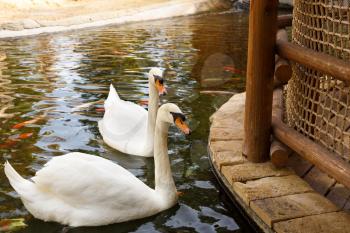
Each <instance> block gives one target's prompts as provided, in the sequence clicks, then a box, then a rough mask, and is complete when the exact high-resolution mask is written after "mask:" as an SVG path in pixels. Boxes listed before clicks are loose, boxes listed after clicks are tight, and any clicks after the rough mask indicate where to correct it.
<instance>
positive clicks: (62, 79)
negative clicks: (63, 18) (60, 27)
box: [0, 13, 250, 232]
mask: <svg viewBox="0 0 350 233" xmlns="http://www.w3.org/2000/svg"><path fill="white" fill-rule="evenodd" d="M247 20H248V19H247V15H246V14H244V13H226V14H210V15H201V16H194V17H184V18H175V19H167V20H160V21H152V22H143V23H135V24H129V25H123V26H110V27H104V28H97V29H89V30H83V31H75V32H69V33H60V34H52V35H43V36H38V37H31V38H22V39H11V40H2V41H0V48H1V50H4V51H6V53H7V59H6V60H4V61H2V62H0V72H1V73H0V93H1V94H0V96H1V99H0V101H1V102H0V103H1V105H0V124H1V129H0V133H1V134H0V154H1V156H0V162H1V163H3V162H4V161H5V160H9V161H10V162H11V163H12V164H13V166H14V167H15V168H16V169H17V170H18V172H19V173H20V174H22V175H23V176H24V177H27V178H29V177H31V176H33V175H34V173H35V172H36V171H37V170H39V169H40V168H41V167H42V166H43V164H45V163H46V162H47V161H48V160H50V159H51V158H52V157H54V156H59V155H62V154H65V153H68V152H72V151H81V152H85V153H90V154H94V155H98V156H102V157H105V158H108V159H110V160H112V161H114V162H116V163H118V164H120V165H121V166H123V167H125V168H126V169H128V170H130V171H131V172H132V173H133V174H135V175H136V176H137V177H138V178H139V179H141V180H142V181H144V182H145V183H146V184H148V185H150V186H152V187H153V186H154V165H153V159H151V158H148V159H147V158H139V157H134V156H128V155H125V154H122V153H120V152H118V151H115V150H113V149H112V148H110V147H108V146H107V145H106V144H104V143H103V141H102V139H101V136H100V134H99V132H98V128H97V121H98V120H99V119H101V117H102V115H103V113H102V112H99V111H97V110H98V108H101V107H102V106H103V105H102V102H101V100H103V99H105V98H106V97H107V94H108V87H109V84H110V83H111V82H112V83H113V84H114V85H115V87H116V88H117V90H118V93H119V94H120V96H121V97H122V98H123V99H126V100H130V101H134V102H137V101H138V100H140V99H145V98H147V93H148V87H147V78H146V72H147V71H148V70H149V69H150V67H154V66H158V67H162V68H165V69H166V85H167V86H168V90H169V94H168V95H167V96H166V97H165V98H163V99H162V101H163V102H173V103H176V104H178V105H179V106H180V107H181V109H182V110H183V112H184V113H185V114H186V115H187V116H188V119H189V125H190V127H191V128H192V130H193V134H192V135H191V136H190V137H187V138H186V137H185V136H183V135H182V134H181V133H180V132H179V131H178V130H176V129H175V128H171V130H170V133H169V156H170V160H171V167H172V171H173V176H174V179H175V183H176V185H177V187H178V190H179V191H181V192H183V193H184V195H183V196H181V197H180V200H179V204H178V205H177V206H175V207H173V208H171V209H169V210H167V211H164V212H162V213H160V214H158V215H156V216H153V217H149V218H146V219H142V220H137V221H132V222H127V223H121V224H113V225H110V226H103V227H90V228H74V229H71V228H64V226H62V225H60V224H57V223H45V222H43V221H40V220H37V219H34V218H33V217H31V215H30V214H29V213H28V212H27V211H26V210H25V208H24V207H23V204H22V203H21V201H20V199H19V197H18V196H17V194H16V193H15V192H14V191H13V189H12V188H11V187H10V185H9V183H8V181H7V179H6V178H5V176H4V174H3V172H2V171H1V172H0V218H2V219H3V218H20V217H22V218H26V219H27V221H26V223H27V225H28V226H27V227H26V228H24V229H22V230H20V232H67V231H68V232H194V231H196V232H227V231H235V232H250V227H249V226H247V225H246V224H245V223H244V222H242V220H241V219H239V216H237V214H236V211H235V210H234V209H231V208H227V206H226V205H224V203H223V201H222V199H221V198H220V197H219V191H218V189H217V187H216V181H215V178H214V176H213V174H212V173H211V172H210V165H209V162H208V156H207V137H208V132H209V120H208V119H209V117H210V115H211V114H212V113H213V112H214V111H215V110H216V109H217V108H218V107H220V106H221V105H222V104H223V103H224V102H225V101H227V100H228V98H229V97H230V95H214V94H213V93H214V92H215V91H216V92H217V91H228V92H234V93H236V92H241V91H243V90H244V83H245V78H244V71H245V64H246V47H247V30H248V29H247ZM88 103H93V104H88ZM33 119H35V120H34V121H32V123H31V124H27V125H25V126H24V127H19V128H18V127H17V129H16V127H13V126H14V125H16V124H18V123H20V122H24V121H28V120H33ZM23 133H33V135H32V136H30V137H28V138H25V139H21V137H20V136H19V135H21V134H23ZM16 135H17V136H16ZM1 170H2V169H1Z"/></svg>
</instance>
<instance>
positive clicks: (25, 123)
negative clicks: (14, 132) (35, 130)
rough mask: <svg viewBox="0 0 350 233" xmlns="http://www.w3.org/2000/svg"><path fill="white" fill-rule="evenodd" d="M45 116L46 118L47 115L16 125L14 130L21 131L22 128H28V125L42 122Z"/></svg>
mask: <svg viewBox="0 0 350 233" xmlns="http://www.w3.org/2000/svg"><path fill="white" fill-rule="evenodd" d="M45 116H46V114H44V115H41V116H38V117H36V118H34V119H32V120H28V121H23V122H21V123H18V124H16V125H14V126H12V129H20V128H22V127H24V126H26V125H29V124H34V123H36V122H38V121H40V120H41V119H43V118H45Z"/></svg>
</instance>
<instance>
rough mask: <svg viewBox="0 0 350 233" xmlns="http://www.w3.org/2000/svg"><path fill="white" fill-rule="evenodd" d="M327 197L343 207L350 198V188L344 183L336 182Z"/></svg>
mask: <svg viewBox="0 0 350 233" xmlns="http://www.w3.org/2000/svg"><path fill="white" fill-rule="evenodd" d="M327 198H328V199H329V200H331V201H332V202H333V203H334V204H335V205H336V206H338V207H340V208H343V207H344V206H345V204H346V202H347V200H349V199H350V189H348V188H347V187H345V186H344V185H342V184H339V183H337V184H335V185H334V186H333V187H332V188H331V190H330V191H329V193H328V195H327Z"/></svg>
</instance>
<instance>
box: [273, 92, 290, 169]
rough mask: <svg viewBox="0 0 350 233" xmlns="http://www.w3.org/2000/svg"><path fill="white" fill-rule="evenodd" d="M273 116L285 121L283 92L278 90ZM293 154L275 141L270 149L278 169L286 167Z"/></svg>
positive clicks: (274, 98)
mask: <svg viewBox="0 0 350 233" xmlns="http://www.w3.org/2000/svg"><path fill="white" fill-rule="evenodd" d="M272 116H273V117H276V118H277V119H280V120H282V119H283V90H282V88H276V89H275V90H274V91H273V102H272ZM290 153H291V151H290V149H289V148H288V147H287V146H286V145H284V144H282V143H281V142H280V141H278V140H277V139H276V138H274V139H273V141H272V143H271V147H270V159H271V162H272V164H273V165H275V167H277V168H282V167H285V166H286V165H287V163H288V156H289V154H290Z"/></svg>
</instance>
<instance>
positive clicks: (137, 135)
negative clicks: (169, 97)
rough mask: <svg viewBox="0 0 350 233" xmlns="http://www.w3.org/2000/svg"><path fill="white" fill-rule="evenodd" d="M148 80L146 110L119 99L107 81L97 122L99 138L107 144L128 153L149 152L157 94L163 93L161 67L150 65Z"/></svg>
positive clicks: (157, 102)
mask: <svg viewBox="0 0 350 233" xmlns="http://www.w3.org/2000/svg"><path fill="white" fill-rule="evenodd" d="M148 84H149V102H148V112H147V111H146V110H145V109H144V108H142V107H141V106H139V105H138V104H135V103H132V102H129V101H125V100H122V99H120V98H119V95H118V93H117V91H116V90H115V88H114V87H113V85H112V84H111V86H110V91H109V94H108V98H107V100H106V101H105V104H104V105H105V114H104V116H103V119H102V120H100V121H99V122H98V127H99V130H100V133H101V135H102V137H103V140H104V142H105V143H106V144H107V145H109V146H110V147H113V148H114V149H116V150H119V151H121V152H123V153H126V154H130V155H138V156H143V157H151V156H153V142H154V130H155V125H156V118H157V111H158V108H159V103H160V101H159V96H162V95H165V94H166V93H167V91H166V88H165V85H164V78H163V71H162V70H161V69H159V68H152V69H151V70H150V71H149V73H148Z"/></svg>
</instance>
